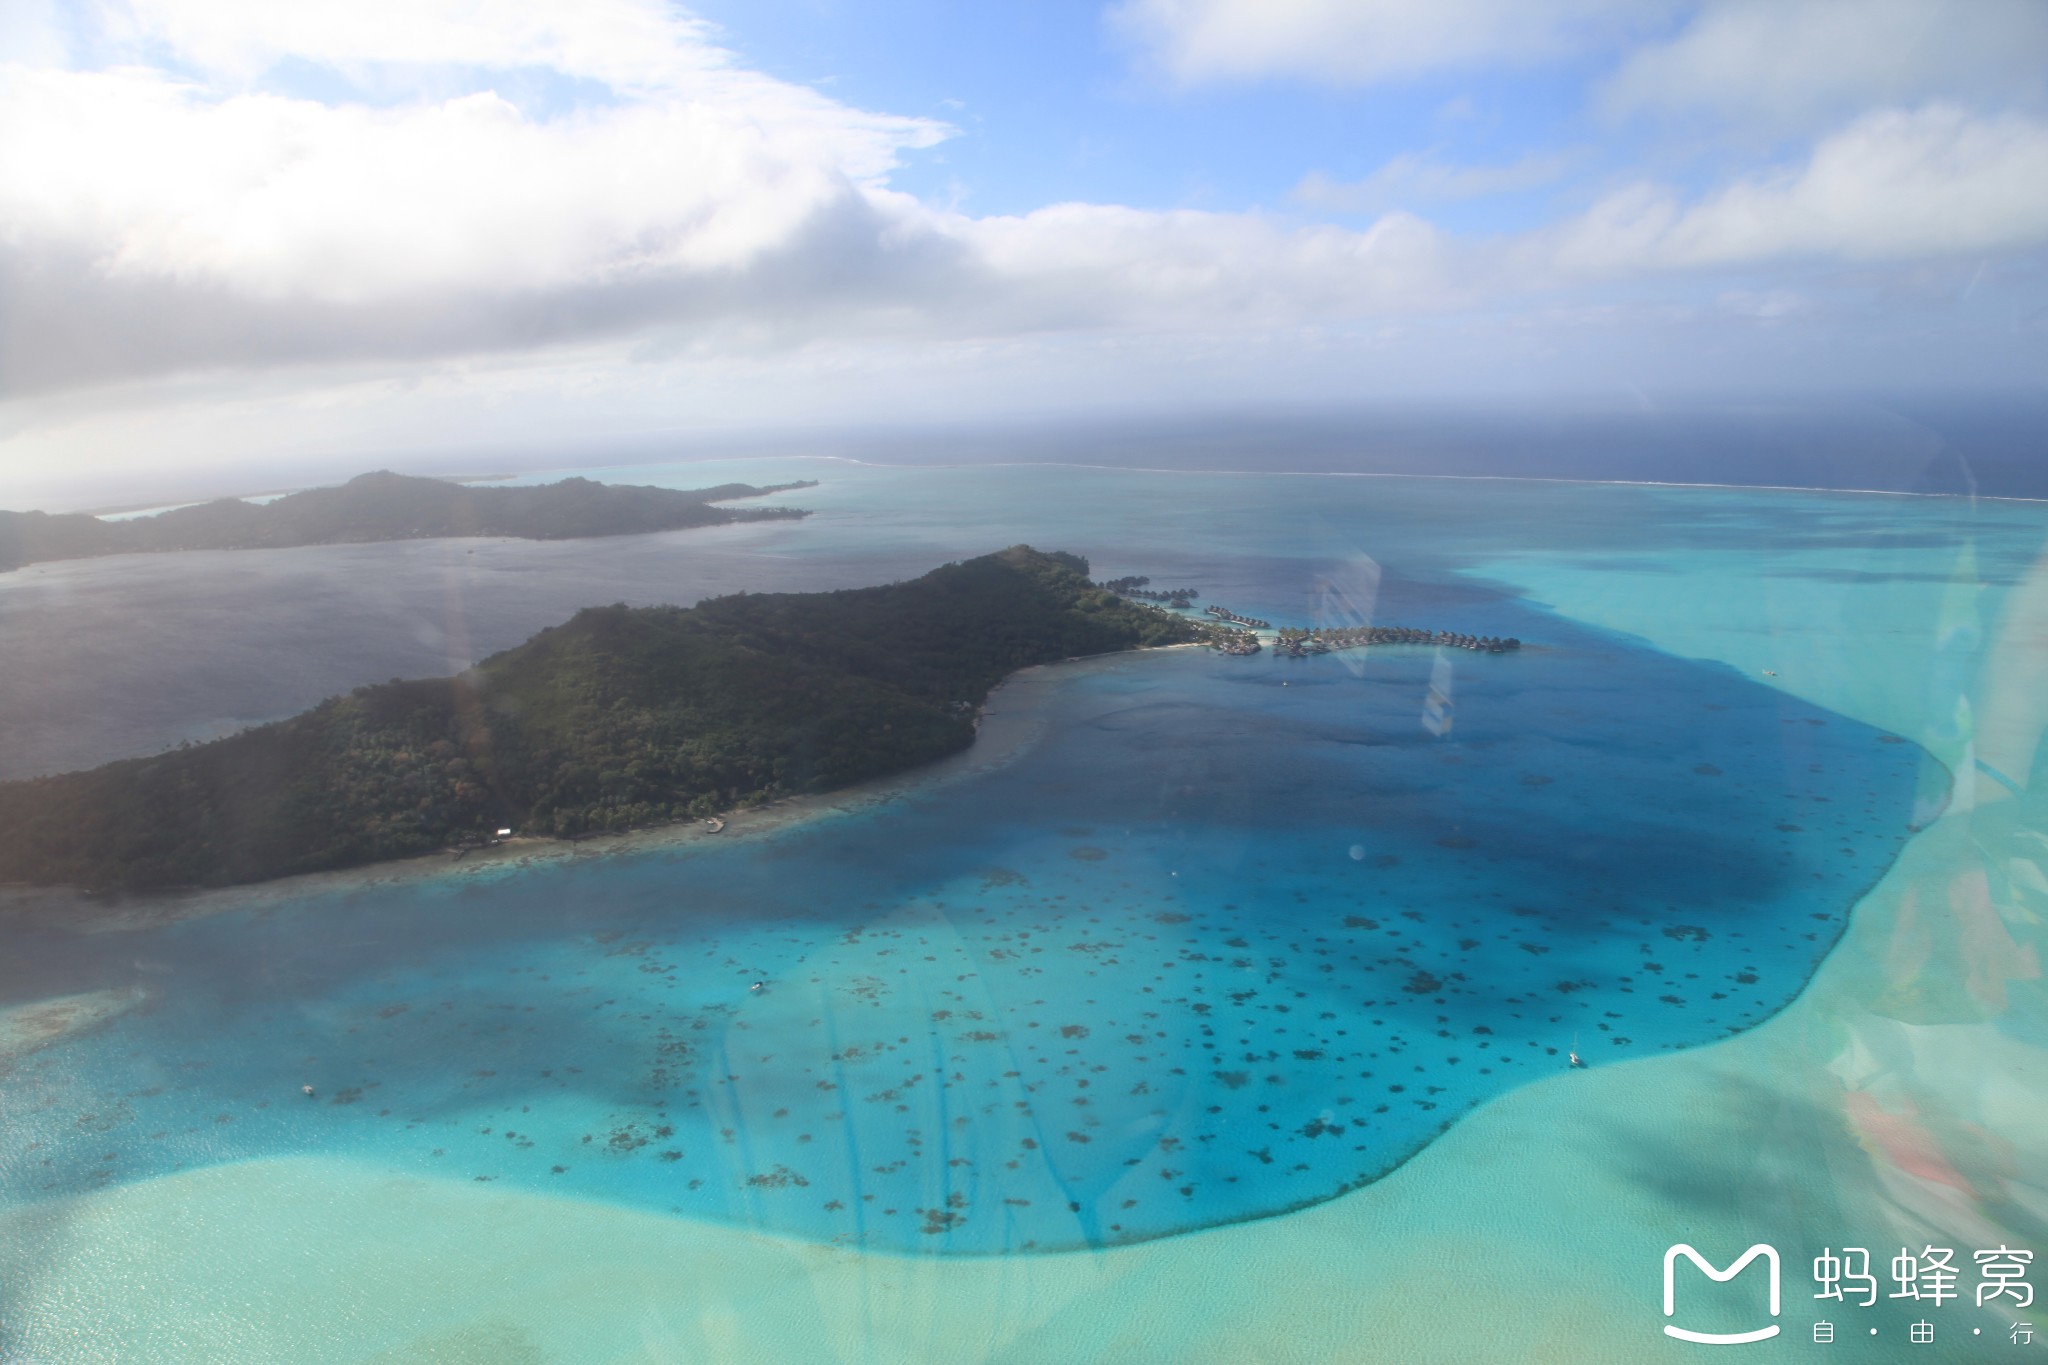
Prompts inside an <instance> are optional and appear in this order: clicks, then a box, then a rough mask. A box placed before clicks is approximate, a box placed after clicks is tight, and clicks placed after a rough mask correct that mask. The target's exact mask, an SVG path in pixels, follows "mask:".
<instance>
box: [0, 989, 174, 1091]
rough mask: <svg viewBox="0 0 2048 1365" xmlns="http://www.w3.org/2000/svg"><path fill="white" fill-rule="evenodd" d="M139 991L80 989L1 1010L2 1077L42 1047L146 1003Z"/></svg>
mask: <svg viewBox="0 0 2048 1365" xmlns="http://www.w3.org/2000/svg"><path fill="white" fill-rule="evenodd" d="M143 999H144V995H143V992H141V991H139V990H105V991H80V992H79V993H78V994H76V995H60V996H56V997H54V998H52V999H48V1000H38V1001H36V1002H34V1003H33V1004H28V1005H14V1006H10V1007H9V1008H7V1009H0V1076H4V1075H6V1074H7V1069H8V1067H9V1066H10V1065H11V1064H12V1063H13V1062H15V1061H16V1060H17V1059H19V1058H21V1057H25V1056H27V1055H28V1054H29V1053H31V1052H33V1051H35V1050H36V1049H37V1048H39V1047H48V1046H49V1045H50V1044H52V1043H54V1042H57V1041H59V1040H61V1039H64V1038H72V1037H76V1036H77V1035H79V1034H81V1033H84V1032H86V1031H87V1030H88V1029H95V1028H98V1027H99V1026H100V1025H102V1024H104V1023H107V1022H108V1021H110V1020H113V1019H117V1018H119V1017H120V1016H121V1015H123V1014H126V1013H127V1012H128V1011H129V1010H132V1009H134V1008H135V1007H136V1006H137V1005H140V1004H141V1003H142V1002H143Z"/></svg>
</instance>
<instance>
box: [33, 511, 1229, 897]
mask: <svg viewBox="0 0 2048 1365" xmlns="http://www.w3.org/2000/svg"><path fill="white" fill-rule="evenodd" d="M1211 633H1212V631H1211V628H1210V627H1208V626H1207V625H1206V624H1204V623H1202V622H1197V621H1191V620H1187V619H1184V618H1182V617H1178V616H1175V615H1173V614H1171V613H1170V612H1167V611H1165V610H1163V609H1162V608H1160V607H1157V606H1154V605H1151V604H1149V603H1143V602H1131V601H1127V600H1125V599H1124V598H1121V597H1119V596H1117V595H1116V594H1115V593H1112V592H1109V591H1107V590H1105V589H1103V588H1099V587H1097V586H1095V585H1094V584H1093V583H1091V582H1089V580H1088V563H1087V561H1086V560H1084V559H1081V558H1080V557H1079V556H1076V555H1069V554H1062V553H1058V552H1054V553H1042V552H1040V551H1037V550H1034V549H1032V548H1031V547H1029V546H1025V545H1018V546H1013V547H1012V548H1010V549H1008V550H1004V551H1002V552H1000V553H998V554H993V555H986V556H983V557H982V558H979V559H972V560H968V561H965V562H963V563H956V564H948V565H946V566H944V567H942V568H939V569H934V570H933V571H932V572H930V573H928V574H925V575H924V576H923V577H921V578H917V579H914V580H911V581H909V582H906V583H896V584H890V585H886V586H882V587H873V588H853V589H846V590H842V591H838V592H820V593H771V594H749V593H739V594H735V595H733V596H729V597H719V598H712V599H710V600H707V601H704V602H701V603H699V604H698V605H696V606H694V607H688V608H684V607H638V608H633V607H626V606H610V607H592V608H587V609H585V610H583V611H581V612H578V613H577V614H576V616H575V617H573V618H572V619H570V620H569V621H568V622H566V623H565V624H563V625H559V626H552V627H550V628H548V629H546V630H543V631H542V632H540V634H538V635H536V636H534V637H533V638H532V639H530V640H528V641H526V642H525V643H524V644H521V645H518V646H515V647H514V648H512V649H509V650H506V651H505V652H503V653H501V654H497V655H494V656H492V657H491V658H489V659H486V660H484V661H483V662H482V663H480V664H478V665H477V666H476V667H475V668H472V669H470V670H469V671H468V672H466V673H463V674H461V675H459V676H457V677H453V678H436V679H431V680H420V681H397V680H394V681H392V682H388V683H380V684H377V685H375V686H371V687H361V688H358V689H356V690H355V691H354V692H351V693H349V694H348V695H346V696H341V697H334V698H331V699H329V700H327V701H325V702H322V703H321V704H320V705H319V706H316V707H314V708H313V709H312V710H310V711H307V712H304V713H302V714H300V715H298V716H295V717H293V718H291V719H289V720H283V721H279V722H276V723H274V724H270V725H264V726H260V727H257V728H255V729H250V730H245V731H243V732H242V733H240V734H237V735H232V736H229V737H228V738H226V739H220V740H215V741H213V742H211V743H207V744H198V745H187V746H185V747H182V748H178V749H174V750H169V751H167V752H165V753H162V754H158V755H155V756H153V757H149V758H138V759H127V760H123V761H121V762H117V763H110V764H107V765H105V766H103V767H100V768H95V769H92V770H90V771H88V772H77V773H65V774H61V775H57V776H51V777H41V778H34V779H29V780H26V781H18V782H8V783H0V883H17V884H28V885H41V886H51V885H71V886H80V887H85V888H87V889H93V890H146V889H169V888H177V887H198V886H223V885H231V884H236V883H244V882H254V881H262V880H267V879H269V878H273V877H283V876H289V875H292V874H296V873H303V872H316V871H322V870H328V869H334V868H345V867H353V866H359V865H362V864H366V863H373V862H379V861H383V860H386V859H393V858H404V857H409V856H413V855H417V854H422V853H429V852H433V851H437V850H446V849H462V848H467V847H475V846H477V845H479V844H481V843H486V842H488V841H489V840H490V839H491V838H492V837H493V834H494V832H495V831H497V830H501V829H513V830H516V831H518V832H519V833H520V834H537V835H545V836H555V837H566V838H573V837H577V836H579V835H583V834H587V833H593V832H600V831H617V830H626V829H631V828H636V827H642V826H648V825H655V824H661V823H665V822H670V821H675V820H682V819H688V818H703V817H705V816H708V815H711V814H712V813H713V812H716V811H721V810H729V809H734V808H737V807H741V806H747V805H754V804H759V803H762V802H766V801H770V800H774V799H776V798H779V797H782V796H786V795H793V794H797V793H803V792H820V791H828V790H831V789H833V788H837V787H843V786H846V785H847V784H849V783H854V782H859V781H862V780H863V779H867V778H873V777H880V776H884V775H886V774H890V773H896V772H900V771H902V770H904V769H907V768H911V767H914V766H916V765H919V764H923V763H928V762H931V761H932V760H934V759H937V758H941V757H944V756H945V755H947V754H951V753H954V752H957V751H959V750H961V749H964V748H966V747H967V746H968V745H970V744H971V743H973V740H974V733H975V722H976V718H977V712H978V709H979V707H980V706H981V704H982V702H983V701H984V700H985V699H986V698H987V696H988V693H989V691H990V689H992V688H993V687H994V686H995V685H996V684H997V683H998V682H1000V681H1001V680H1002V679H1003V677H1004V676H1005V675H1007V674H1009V673H1011V672H1013V671H1014V670H1016V669H1019V668H1024V667H1027V666H1030V665H1033V664H1042V663H1049V662H1053V661H1055V660H1060V659H1066V658H1071V657H1074V656H1078V655H1087V654H1101V653H1108V652H1111V651H1117V650H1128V649H1136V648H1140V647H1144V646H1151V645H1168V644H1179V643H1185V642H1194V641H1200V640H1206V639H1208V638H1209V636H1210V634H1211Z"/></svg>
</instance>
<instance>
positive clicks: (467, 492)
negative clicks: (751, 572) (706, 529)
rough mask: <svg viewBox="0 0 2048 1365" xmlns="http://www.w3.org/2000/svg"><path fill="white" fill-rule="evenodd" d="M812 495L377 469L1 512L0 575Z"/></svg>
mask: <svg viewBox="0 0 2048 1365" xmlns="http://www.w3.org/2000/svg"><path fill="white" fill-rule="evenodd" d="M811 487H815V483H813V482H804V483H785V484H775V485H772V486H770V487H767V488H756V487H753V486H752V485H750V484H743V483H728V484H720V485H719V486H718V487H716V488H692V489H675V488H642V487H638V486H633V485H625V484H602V483H594V482H592V481H591V480H589V479H563V480H562V481H561V482H559V483H550V484H541V485H539V486H537V487H532V488H490V487H471V486H467V485H464V484H456V483H449V482H447V481H445V480H442V479H418V478H412V477H410V476H408V475H404V474H391V473H385V472H379V473H375V474H362V475H358V476H357V477H356V478H353V479H350V480H349V481H348V482H347V483H345V484H342V485H340V486H339V487H335V488H311V489H308V490H306V491H305V492H303V493H292V494H289V495H288V496H285V497H282V498H279V499H277V501H275V502H270V503H264V504H260V505H259V504H256V503H249V502H243V501H242V500H241V499H240V498H221V499H219V500H218V501H216V502H208V503H201V504H199V505H198V506H194V507H180V508H176V509H174V510H172V511H169V512H160V513H158V514H157V515H155V516H152V517H135V518H133V519H132V520H128V521H101V520H100V519H99V518H98V517H92V516H87V515H85V514H84V513H82V512H77V513H62V514H57V515H52V514H50V513H47V512H0V570H7V569H14V568H19V567H20V566H22V565H24V564H34V563H39V562H41V561H43V560H50V559H82V558H86V557H88V556H92V555H116V554H131V553H135V552H137V551H155V550H253V549H281V548H284V547H286V546H291V545H339V544H346V543H350V542H356V541H374V540H424V539H428V538H430V537H435V536H519V537H522V538H524V539H528V540H568V539H573V538H576V537H581V536H618V535H631V534H634V533H636V532H644V531H674V530H680V529H681V528H683V527H686V526H713V525H718V524H721V523H724V522H731V521H759V520H763V519H767V518H780V517H801V516H804V515H806V514H805V513H803V512H801V511H798V510H797V509H795V508H792V507H753V508H733V507H714V506H712V505H711V504H712V503H714V502H720V501H725V500H729V499H732V498H754V497H761V496H763V495H764V494H768V493H782V492H787V491H788V490H790V489H793V488H811Z"/></svg>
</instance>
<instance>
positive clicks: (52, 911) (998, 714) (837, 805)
mask: <svg viewBox="0 0 2048 1365" xmlns="http://www.w3.org/2000/svg"><path fill="white" fill-rule="evenodd" d="M1203 648H1206V646H1204V645H1201V644H1196V643H1187V644H1175V645H1150V646H1140V647H1139V648H1136V649H1120V650H1112V651H1110V652H1108V653H1105V654H1089V655H1077V656H1074V657H1071V658H1067V659H1060V660H1055V661H1053V662H1052V663H1044V664H1031V665H1029V666H1027V667H1024V668H1020V669H1018V670H1017V671H1016V672H1014V673H1010V674H1008V675H1006V676H1005V677H1004V678H1003V680H1002V681H1001V682H999V683H997V684H996V685H995V686H994V687H993V688H991V689H990V690H989V694H988V696H987V697H986V698H985V699H983V701H982V703H981V706H980V707H979V708H978V709H977V710H976V712H975V716H974V740H973V742H972V743H971V744H969V745H968V746H967V747H966V748H965V749H962V750H961V751H960V752H958V753H955V754H948V755H947V756H946V757H944V758H941V759H937V760H934V761H933V762H930V763H926V764H922V765H920V766H918V767H915V768H908V769H905V770H903V771H901V772H897V773H891V774H889V775H887V776H885V777H875V778H870V779H868V780H867V781H865V782H857V783H855V784H853V785H852V786H848V787H840V788H837V789H835V790H833V791H829V792H811V793H804V794H801V795H796V796H786V797H782V798H780V799H778V800H775V801H770V802H767V803H765V804H762V805H759V806H741V807H737V808H735V809H732V810H725V811H719V812H717V814H716V815H715V816H713V817H710V818H714V819H717V820H719V821H721V822H723V828H722V829H720V830H718V831H715V832H714V831H713V830H711V829H710V828H708V826H707V821H705V820H687V821H677V822H675V823H672V824H665V825H651V826H648V827H646V828H643V829H632V830H623V831H620V832H618V833H615V834H596V835H591V836H588V837H586V838H582V839H563V838H555V837H553V836H548V835H515V836H513V837H512V838H510V839H507V840H505V841H504V842H503V843H502V844H498V845H495V846H493V847H489V848H483V849H471V850H468V851H466V852H461V851H457V850H453V849H442V850H439V851H437V852H433V853H422V854H419V855H417V856H415V857H411V858H399V859H392V860H389V861H385V862H377V863H364V864H362V865H360V866H357V867H347V868H334V869H331V870H328V871H324V872H304V873H299V874H297V875H294V876H290V877H279V878H276V879H274V880H271V881H264V882H251V883H248V884H245V885H241V886H223V887H207V888H199V889H193V890H180V891H135V892H121V893H109V894H94V893H92V892H89V891H84V890H81V889H79V888H77V887H40V886H23V885H19V884H14V885H0V928H4V927H6V926H7V925H9V924H23V925H27V926H30V927H33V928H39V929H57V930H64V931H67V932H71V933H80V934H107V933H137V932H146V931H148V930H151V929H156V928H161V927H163V926H165V925H169V924H176V923H179V922H181V921H184V920H189V919H200V918H204V917H207V916H211V915H219V914H227V913H229V912H232V911H237V910H252V911H258V912H261V911H264V910H268V909H271V908H273V907H275V906H277V905H279V904H282V903H284V902H287V901H293V900H298V899H301V898H303V897H310V896H324V895H335V894H345V893H348V892H354V891H362V890H368V889H370V888H373V887H383V886H396V885H408V884H413V883H418V882H423V881H436V880H444V879H445V880H452V879H456V878H465V879H485V878H488V877H491V876H502V875H508V874H511V873H515V872H519V871H524V870H526V869H529V868H533V867H536V866H540V865H543V864H547V863H554V862H559V861H563V860H566V859H572V858H584V857H610V856H617V855H631V854H638V853H650V852H655V851H657V850H668V849H690V848H697V847H699V846H702V845H706V844H712V843H731V842H740V843H748V842H753V841H756V840H761V839H768V838H772V837H774V836H775V835H778V834H780V833H782V832H784V831H786V830H789V829H793V828H796V827H798V826H800V825H804V824H808V823H810V822H811V821H814V820H819V819H824V818H826V817H829V816H833V815H850V814H854V813H856V812H859V811H865V810H872V809H874V808H875V807H877V806H881V805H885V804H887V803H888V802H891V801H897V800H901V799H903V798H905V797H908V796H911V795H915V794H917V793H920V792H923V791H926V790H929V789H932V788H936V787H940V786H944V785H946V784H948V783H951V782H956V781H959V780H960V779H962V778H965V777H972V776H975V775H977V774H981V773H986V772H992V771H994V770H995V769H997V768H1001V767H1004V766H1006V765H1008V764H1009V763H1011V762H1012V761H1014V760H1015V759H1016V758H1017V757H1018V756H1020V755H1021V754H1023V753H1025V752H1027V751H1028V750H1029V749H1030V748H1032V747H1033V746H1034V745H1035V744H1036V743H1037V742H1038V740H1039V739H1040V738H1041V737H1042V736H1043V733H1044V716H1043V714H1042V706H1040V705H1038V704H1037V702H1038V699H1037V698H1033V697H1031V696H1030V695H1029V694H1030V691H1031V689H1032V688H1034V687H1035V686H1037V685H1039V684H1056V683H1057V682H1058V681H1061V680H1063V679H1060V678H1054V677H1051V676H1047V675H1048V674H1049V673H1050V671H1051V670H1055V669H1069V668H1072V667H1074V666H1075V665H1092V664H1100V663H1101V661H1102V660H1105V659H1124V658H1134V657H1140V656H1144V655H1152V654H1166V653H1170V652H1173V651H1177V650H1189V649H1203ZM999 698H1000V699H1002V700H1004V701H1006V702H1008V703H1010V704H1008V705H1003V706H1001V707H998V706H997V701H998V699H999ZM1020 699H1021V700H1022V701H1023V703H1024V704H1023V705H1021V706H1019V705H1017V704H1016V703H1017V702H1018V701H1019V700H1020Z"/></svg>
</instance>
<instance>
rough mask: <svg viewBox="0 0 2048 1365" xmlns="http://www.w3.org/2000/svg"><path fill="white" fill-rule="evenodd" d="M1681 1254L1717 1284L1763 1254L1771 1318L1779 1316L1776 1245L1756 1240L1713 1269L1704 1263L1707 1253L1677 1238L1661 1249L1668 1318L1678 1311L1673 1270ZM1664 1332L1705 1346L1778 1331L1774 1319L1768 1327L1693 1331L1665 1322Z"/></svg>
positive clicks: (1736, 1343)
mask: <svg viewBox="0 0 2048 1365" xmlns="http://www.w3.org/2000/svg"><path fill="white" fill-rule="evenodd" d="M1680 1256H1683V1257H1685V1258H1686V1259H1687V1260H1689V1261H1691V1262H1692V1263H1693V1264H1694V1265H1696V1266H1698V1267H1699V1268H1700V1269H1701V1271H1703V1272H1704V1273H1705V1274H1706V1277H1707V1278H1708V1279H1710V1280H1712V1281H1714V1283H1716V1284H1726V1283H1728V1281H1730V1280H1732V1279H1734V1278H1735V1277H1736V1276H1737V1275H1740V1274H1741V1273H1742V1271H1743V1268H1744V1267H1745V1266H1747V1265H1748V1264H1749V1263H1750V1262H1751V1261H1754V1260H1755V1259H1756V1258H1757V1257H1759V1256H1761V1257H1763V1259H1764V1261H1765V1263H1766V1264H1767V1265H1768V1266H1769V1267H1770V1271H1771V1316H1772V1317H1774V1318H1775V1317H1776V1316H1778V1249H1777V1248H1776V1247H1772V1246H1766V1245H1764V1244H1763V1243H1762V1242H1758V1243H1757V1244H1756V1245H1755V1246H1753V1247H1751V1248H1750V1249H1749V1250H1747V1251H1745V1252H1743V1253H1742V1255H1741V1256H1740V1257H1739V1258H1737V1260H1736V1261H1735V1263H1734V1264H1733V1265H1730V1266H1729V1267H1728V1268H1727V1269H1726V1270H1716V1269H1714V1267H1713V1266H1711V1265H1709V1264H1707V1258H1706V1257H1704V1256H1702V1255H1700V1254H1699V1252H1697V1251H1695V1250H1693V1249H1692V1248H1691V1247H1689V1246H1687V1245H1686V1244H1685V1243H1684V1242H1680V1243H1679V1244H1678V1245H1677V1246H1674V1247H1672V1248H1670V1249H1669V1250H1668V1251H1666V1252H1665V1253H1664V1316H1665V1317H1667V1318H1668V1317H1670V1316H1672V1314H1674V1313H1676V1312H1677V1311H1678V1285H1677V1283H1676V1281H1675V1280H1674V1278H1673V1271H1674V1270H1676V1269H1677V1266H1678V1258H1679V1257H1680ZM1664 1335H1665V1336H1667V1337H1677V1338H1678V1339H1679V1340H1680V1341H1697V1342H1699V1343H1701V1344H1702V1345H1705V1346H1740V1345H1742V1344H1743V1343H1744V1342H1746V1341H1763V1340H1764V1339H1766V1338H1768V1337H1774V1336H1776V1335H1778V1324H1776V1323H1775V1322H1774V1323H1772V1324H1771V1325H1770V1326H1768V1327H1759V1328H1757V1329H1756V1330H1755V1331H1753V1332H1692V1331H1688V1330H1686V1329H1685V1328H1683V1327H1673V1326H1672V1325H1671V1324H1670V1323H1668V1322H1667V1323H1665V1324H1664Z"/></svg>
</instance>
